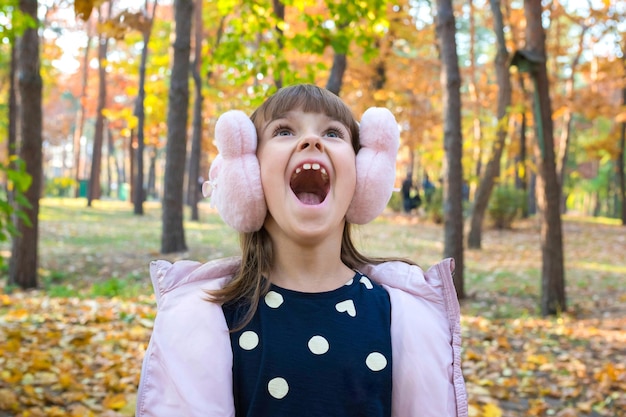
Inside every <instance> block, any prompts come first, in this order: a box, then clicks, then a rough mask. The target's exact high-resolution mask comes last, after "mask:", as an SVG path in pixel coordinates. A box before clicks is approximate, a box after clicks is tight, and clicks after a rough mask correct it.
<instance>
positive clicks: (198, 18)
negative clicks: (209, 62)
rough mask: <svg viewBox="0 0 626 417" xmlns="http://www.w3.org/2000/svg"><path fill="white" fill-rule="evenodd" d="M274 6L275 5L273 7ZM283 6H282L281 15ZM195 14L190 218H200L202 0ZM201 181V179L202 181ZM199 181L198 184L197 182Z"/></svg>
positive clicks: (197, 0) (188, 181)
mask: <svg viewBox="0 0 626 417" xmlns="http://www.w3.org/2000/svg"><path fill="white" fill-rule="evenodd" d="M275 3H276V2H275ZM275 8H276V7H275ZM284 10H285V7H284V6H283V17H284ZM194 16H195V22H194V24H195V28H194V38H195V50H194V62H193V65H192V66H191V75H192V76H193V81H194V87H195V89H194V90H195V100H194V102H193V121H192V126H193V130H192V134H191V155H189V174H188V175H187V202H188V204H189V206H190V207H191V220H195V221H197V220H200V214H199V213H198V200H199V199H200V186H201V185H202V184H201V181H200V156H201V155H202V103H203V100H204V97H203V96H202V78H201V77H200V68H201V67H202V39H203V33H202V31H203V29H202V0H196V10H195V11H194ZM202 182H203V181H202ZM199 183H200V184H199Z"/></svg>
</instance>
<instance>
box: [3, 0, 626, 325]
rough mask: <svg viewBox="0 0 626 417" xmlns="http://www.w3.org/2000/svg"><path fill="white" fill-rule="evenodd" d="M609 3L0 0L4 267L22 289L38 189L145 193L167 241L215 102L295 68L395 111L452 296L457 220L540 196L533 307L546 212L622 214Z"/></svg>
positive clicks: (548, 232)
mask: <svg viewBox="0 0 626 417" xmlns="http://www.w3.org/2000/svg"><path fill="white" fill-rule="evenodd" d="M625 15H626V6H625V5H624V3H623V2H619V1H614V0H602V1H598V0H588V1H584V0H568V1H551V2H545V4H543V5H542V4H541V2H540V1H537V0H527V1H525V2H521V1H508V0H507V1H497V0H494V1H491V2H487V1H480V0H475V1H470V2H459V3H457V4H453V3H452V2H451V1H450V0H441V1H438V2H434V3H433V2H428V1H414V0H407V1H405V2H391V1H386V0H361V1H358V2H334V1H330V0H325V1H314V0H310V1H305V0H289V1H280V0H275V1H273V2H264V1H240V2H235V1H227V0H219V1H211V2H201V1H196V2H193V1H191V0H180V1H175V2H171V1H165V0H164V1H161V2H158V1H156V0H153V1H149V0H145V1H133V2H131V1H115V0H106V1H105V0H75V1H74V3H71V2H66V1H63V0H58V1H54V0H49V1H40V2H38V1H32V0H21V1H18V0H2V2H1V3H0V29H1V32H0V35H1V36H2V43H1V44H0V48H2V49H3V53H2V55H1V58H0V59H2V65H1V66H0V71H1V73H0V80H1V84H0V92H1V93H2V95H3V96H4V97H6V100H3V101H2V106H3V110H4V111H3V112H2V114H1V116H0V129H2V131H3V137H4V138H6V140H5V141H4V142H3V143H4V144H5V145H6V146H3V147H2V150H1V152H2V153H3V158H2V160H3V161H5V162H4V163H3V164H2V170H3V171H4V172H5V174H6V175H4V179H5V185H6V187H4V188H5V189H6V192H5V193H4V194H3V199H2V202H3V204H2V205H1V207H2V213H3V221H2V228H1V229H2V230H3V234H2V236H3V238H4V239H5V240H7V239H8V238H9V237H10V236H12V240H13V246H12V249H13V250H12V256H11V258H10V268H9V282H11V283H13V284H17V285H19V286H21V287H24V288H27V287H36V284H37V269H36V266H37V247H38V245H37V239H38V237H37V230H38V227H37V226H38V224H37V222H38V218H37V213H38V210H39V207H38V204H39V199H40V198H41V196H63V197H67V196H75V197H84V198H86V199H87V206H91V205H92V204H93V201H94V200H98V199H102V198H108V199H111V198H113V199H119V200H125V201H126V200H127V201H131V202H132V203H133V207H134V208H133V210H134V213H135V214H137V215H142V214H143V204H144V202H145V201H148V200H158V201H162V202H163V217H162V231H163V232H162V238H161V252H162V253H173V252H182V251H185V250H186V249H187V245H186V242H185V237H184V228H183V209H182V207H183V205H189V206H191V208H192V213H191V218H192V219H194V220H197V219H198V209H197V204H198V200H199V198H200V195H199V192H198V189H199V183H201V182H202V181H203V180H204V177H205V176H206V173H207V171H208V168H209V166H210V163H211V161H212V159H213V158H214V156H215V154H216V149H215V147H214V145H213V143H212V131H213V126H214V123H215V120H216V118H217V117H218V116H219V115H220V114H221V113H222V112H224V111H226V110H229V109H233V108H238V109H242V110H245V111H251V110H252V109H254V108H255V106H257V105H258V104H259V103H260V102H261V101H262V100H263V99H264V98H265V97H267V96H268V95H269V94H271V93H272V92H273V91H275V90H276V89H277V88H280V87H281V86H283V85H289V84H293V83H296V82H310V83H316V84H318V85H324V86H326V87H327V88H328V89H330V90H331V91H333V92H335V93H336V94H338V95H340V96H341V97H342V98H343V99H344V100H345V101H346V102H347V103H348V104H349V105H350V106H351V107H352V108H353V109H354V111H355V114H356V115H357V117H358V116H359V115H360V114H361V113H362V112H363V111H364V110H365V109H366V108H367V107H370V106H385V107H388V108H390V109H391V111H392V112H393V113H394V114H395V116H396V118H397V120H398V123H399V126H400V129H401V150H400V156H399V159H398V186H400V181H401V180H402V178H404V177H408V178H409V179H410V180H411V181H412V183H413V184H414V188H413V189H412V190H413V191H412V192H413V193H421V192H423V193H424V200H425V204H424V206H423V209H425V210H426V211H427V213H428V215H429V216H430V217H431V218H432V219H433V220H435V221H437V222H442V223H443V224H444V227H445V230H446V233H445V235H444V256H453V257H454V258H455V259H456V261H457V266H458V272H457V275H456V276H455V284H456V286H457V292H458V294H459V298H463V297H464V296H465V292H464V287H463V271H464V268H463V247H464V245H465V236H464V229H468V230H469V233H468V236H467V246H468V247H470V248H480V247H481V230H482V228H483V225H484V223H485V222H484V217H485V213H487V214H488V215H489V217H490V218H491V219H492V220H493V221H494V222H495V224H496V225H497V226H498V227H508V226H510V224H511V222H512V221H513V220H514V219H515V218H516V217H518V216H522V217H525V216H531V215H534V214H536V213H539V214H541V218H542V233H541V236H542V242H541V244H542V248H543V269H542V279H543V283H544V286H543V291H544V299H543V300H542V312H543V313H544V314H555V313H557V312H558V311H562V310H564V309H565V306H566V301H565V295H564V271H563V254H562V251H563V249H562V246H563V243H562V231H561V214H563V213H568V212H569V213H579V214H583V215H592V216H607V217H614V218H619V219H621V221H622V223H623V224H626V204H625V203H624V200H625V195H626V191H625V188H626V186H625V175H624V147H625V145H624V143H625V139H624V136H625V126H626V113H625V112H624V103H625V100H626V86H625V76H624V73H625V66H626V65H625V62H626V60H625V57H624V49H625V48H626V41H625V39H624V36H623V34H624V29H625V26H626V23H625V22H624V18H625ZM420 186H422V187H423V188H424V190H420ZM396 197H397V196H396ZM400 206H401V203H400V202H398V201H397V198H395V201H393V200H392V202H391V208H392V209H396V210H399V207H400ZM466 219H467V221H466Z"/></svg>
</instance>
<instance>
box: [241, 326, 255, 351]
mask: <svg viewBox="0 0 626 417" xmlns="http://www.w3.org/2000/svg"><path fill="white" fill-rule="evenodd" d="M258 345H259V336H258V335H257V334H256V333H254V332H253V331H251V330H248V331H247V332H243V333H242V334H241V336H239V346H241V348H242V349H243V350H252V349H254V348H255V347H257V346H258Z"/></svg>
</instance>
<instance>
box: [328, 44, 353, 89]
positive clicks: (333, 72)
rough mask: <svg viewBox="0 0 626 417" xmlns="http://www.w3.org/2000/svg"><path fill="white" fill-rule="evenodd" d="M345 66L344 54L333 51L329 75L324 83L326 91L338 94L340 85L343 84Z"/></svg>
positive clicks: (346, 64)
mask: <svg viewBox="0 0 626 417" xmlns="http://www.w3.org/2000/svg"><path fill="white" fill-rule="evenodd" d="M347 66H348V63H347V59H346V54H340V53H337V52H335V54H334V56H333V66H332V68H331V69H330V76H329V77H328V82H327V83H326V89H327V90H328V91H330V92H333V93H335V94H336V95H339V92H340V91H341V86H342V85H343V74H345V72H346V68H347Z"/></svg>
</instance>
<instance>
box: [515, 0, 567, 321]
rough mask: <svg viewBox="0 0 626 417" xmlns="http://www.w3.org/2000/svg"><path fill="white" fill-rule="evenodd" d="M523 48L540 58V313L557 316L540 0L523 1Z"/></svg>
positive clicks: (556, 221)
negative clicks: (524, 38)
mask: <svg viewBox="0 0 626 417" xmlns="http://www.w3.org/2000/svg"><path fill="white" fill-rule="evenodd" d="M524 13H525V15H526V22H527V26H526V44H527V49H528V50H529V51H530V52H531V53H532V54H533V55H534V56H538V57H540V60H541V62H538V63H535V64H534V65H533V68H532V73H531V75H532V77H533V81H534V83H535V108H536V109H537V110H536V112H535V114H536V118H537V119H536V120H535V126H536V129H537V139H538V140H537V141H536V142H537V143H538V145H539V149H538V153H539V157H538V161H539V164H538V165H539V178H538V180H540V181H538V183H539V184H538V185H539V187H538V189H539V199H538V200H539V201H538V203H539V208H540V210H541V215H542V223H541V254H542V270H541V284H542V285H541V289H542V293H541V313H542V314H543V315H544V316H545V315H552V314H559V313H562V312H564V311H565V310H566V307H567V306H566V299H565V271H564V266H563V236H562V227H561V213H560V200H559V199H560V195H561V194H560V190H559V184H558V180H557V174H556V163H555V155H554V137H553V127H552V108H551V107H552V104H551V101H550V84H549V80H548V70H547V68H546V52H545V32H544V30H543V26H542V24H541V21H542V19H541V13H542V8H541V0H526V1H525V2H524Z"/></svg>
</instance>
